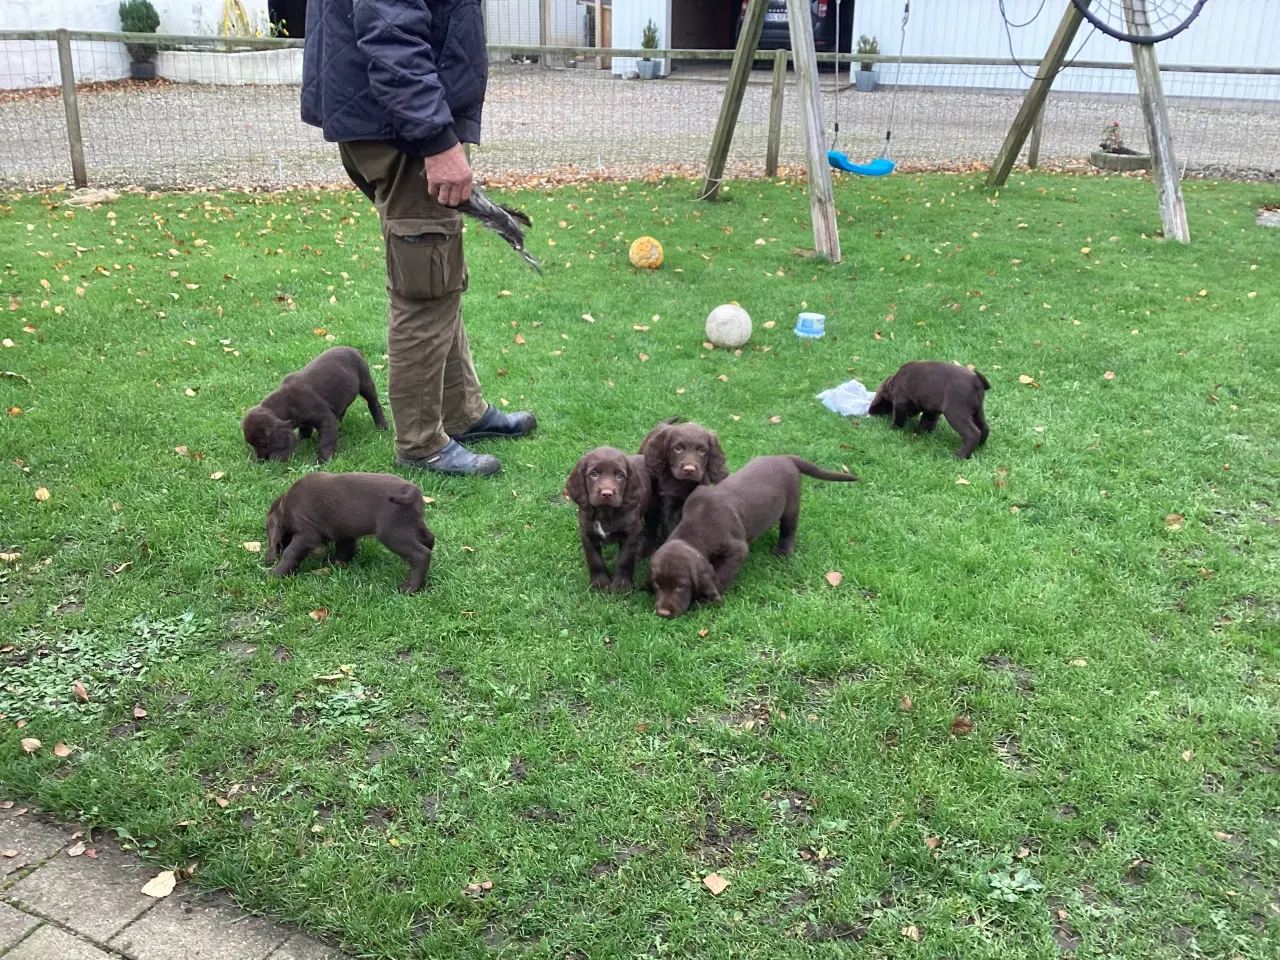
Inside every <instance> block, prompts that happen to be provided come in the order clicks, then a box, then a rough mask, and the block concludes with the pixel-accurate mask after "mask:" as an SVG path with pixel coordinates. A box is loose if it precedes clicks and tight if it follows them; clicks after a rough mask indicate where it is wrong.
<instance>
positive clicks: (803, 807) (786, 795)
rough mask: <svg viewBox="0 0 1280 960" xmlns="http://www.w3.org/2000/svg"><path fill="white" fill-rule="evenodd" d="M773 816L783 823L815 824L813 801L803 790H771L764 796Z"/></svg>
mask: <svg viewBox="0 0 1280 960" xmlns="http://www.w3.org/2000/svg"><path fill="white" fill-rule="evenodd" d="M764 798H765V800H767V801H768V802H769V804H770V805H771V806H772V807H773V815H774V817H775V818H776V819H778V820H780V821H782V822H783V823H803V824H805V825H810V824H812V823H813V800H812V799H811V798H810V797H809V794H807V793H805V791H803V790H790V789H788V790H771V791H770V792H768V793H766V794H765V795H764Z"/></svg>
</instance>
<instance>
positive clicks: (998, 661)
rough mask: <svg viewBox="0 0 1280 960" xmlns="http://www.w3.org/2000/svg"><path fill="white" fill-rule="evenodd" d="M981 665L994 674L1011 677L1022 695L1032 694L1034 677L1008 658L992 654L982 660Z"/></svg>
mask: <svg viewBox="0 0 1280 960" xmlns="http://www.w3.org/2000/svg"><path fill="white" fill-rule="evenodd" d="M982 662H983V664H984V665H985V666H986V667H987V669H989V670H993V671H995V672H996V673H1007V674H1009V675H1010V676H1012V677H1013V682H1014V683H1015V684H1017V686H1018V690H1019V691H1021V692H1022V693H1032V692H1034V690H1035V683H1034V680H1035V676H1034V674H1032V672H1031V671H1030V670H1028V669H1027V668H1026V667H1024V666H1021V665H1019V664H1017V663H1015V662H1014V661H1013V660H1010V659H1009V658H1008V657H1002V656H1000V655H999V654H994V655H992V656H990V657H983V658H982Z"/></svg>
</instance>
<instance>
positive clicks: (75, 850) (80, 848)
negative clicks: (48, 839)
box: [67, 840, 84, 857]
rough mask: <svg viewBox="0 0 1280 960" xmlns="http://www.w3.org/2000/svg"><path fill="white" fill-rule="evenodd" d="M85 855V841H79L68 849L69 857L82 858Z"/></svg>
mask: <svg viewBox="0 0 1280 960" xmlns="http://www.w3.org/2000/svg"><path fill="white" fill-rule="evenodd" d="M83 855H84V841H83V840H77V841H76V842H75V843H73V844H72V845H71V846H69V847H67V856H68V857H80V856H83Z"/></svg>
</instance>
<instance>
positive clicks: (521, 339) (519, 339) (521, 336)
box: [516, 333, 524, 343]
mask: <svg viewBox="0 0 1280 960" xmlns="http://www.w3.org/2000/svg"><path fill="white" fill-rule="evenodd" d="M516 343H524V334H522V333H517V334H516Z"/></svg>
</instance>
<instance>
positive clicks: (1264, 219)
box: [1258, 205, 1280, 227]
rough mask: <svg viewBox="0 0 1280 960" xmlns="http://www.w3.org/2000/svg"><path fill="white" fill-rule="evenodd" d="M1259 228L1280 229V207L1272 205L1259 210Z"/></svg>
mask: <svg viewBox="0 0 1280 960" xmlns="http://www.w3.org/2000/svg"><path fill="white" fill-rule="evenodd" d="M1258 226H1260V227H1280V207H1275V206H1271V205H1267V206H1262V207H1259V208H1258Z"/></svg>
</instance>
